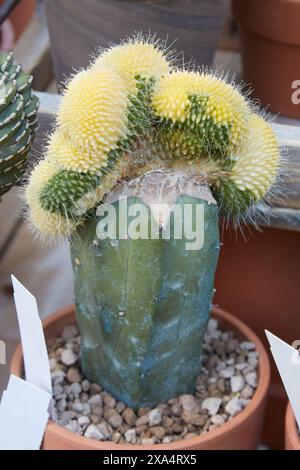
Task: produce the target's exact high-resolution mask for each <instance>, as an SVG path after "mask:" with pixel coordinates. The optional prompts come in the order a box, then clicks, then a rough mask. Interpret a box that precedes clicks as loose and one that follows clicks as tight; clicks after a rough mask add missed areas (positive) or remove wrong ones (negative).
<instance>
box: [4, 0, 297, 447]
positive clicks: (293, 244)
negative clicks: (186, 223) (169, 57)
mask: <svg viewBox="0 0 300 470" xmlns="http://www.w3.org/2000/svg"><path fill="white" fill-rule="evenodd" d="M0 22H1V26H0V49H1V50H2V51H9V50H13V51H14V54H15V58H16V61H17V62H18V63H21V64H22V65H23V68H24V70H25V71H26V72H28V73H30V74H32V75H33V77H34V80H33V87H34V89H35V90H36V91H40V92H43V93H49V95H47V94H44V95H43V100H42V106H41V110H40V132H39V133H38V136H37V139H36V141H35V144H34V148H33V150H32V155H31V160H32V162H33V161H34V160H35V159H37V158H39V157H40V156H41V154H42V148H43V142H44V140H45V135H46V134H47V133H48V132H49V131H50V129H51V125H52V123H53V116H51V112H50V111H49V112H48V108H47V107H48V104H47V103H49V108H51V103H52V98H51V97H53V99H54V95H55V94H56V93H57V92H59V90H60V84H61V83H62V82H63V81H64V79H65V78H66V77H68V75H69V74H70V73H72V72H73V70H74V68H75V69H78V68H79V67H81V66H86V65H87V64H88V62H89V58H90V56H91V55H92V54H93V53H95V51H96V47H97V46H101V47H102V46H107V44H108V43H110V42H117V41H119V39H121V38H123V37H124V36H126V35H129V34H133V33H134V32H136V31H144V32H145V33H151V34H153V33H156V34H157V37H159V38H161V39H167V41H168V43H169V44H170V45H172V47H174V48H178V50H183V51H184V57H185V61H186V62H190V61H192V60H194V61H195V63H196V64H197V65H198V66H200V65H205V66H208V67H213V68H215V69H216V70H218V71H220V73H221V72H224V73H228V74H229V77H231V78H234V79H235V80H236V81H237V82H245V83H246V84H248V85H250V87H251V90H252V97H253V98H254V99H259V100H260V102H261V107H262V108H264V109H267V111H268V112H270V113H271V115H272V118H273V119H274V120H275V121H276V122H280V123H282V124H285V125H287V126H293V127H291V129H293V128H294V127H295V126H296V127H298V126H300V28H299V24H300V1H290V0H261V1H258V0H234V1H232V2H231V1H230V0H20V1H12V0H8V1H7V0H0ZM291 132H292V131H291ZM299 147H300V144H299V146H296V147H295V148H292V147H291V149H289V152H290V153H289V158H290V162H291V164H292V165H293V168H294V169H296V170H295V172H294V173H293V175H296V176H295V178H291V179H290V181H289V187H290V189H289V192H288V197H287V199H286V200H285V201H283V202H282V207H283V209H284V210H285V211H288V212H285V214H287V215H286V216H285V218H284V221H283V222H282V221H279V222H278V220H274V221H271V222H270V224H269V225H270V226H269V227H267V228H264V229H263V230H262V231H255V230H254V229H253V228H249V229H248V228H247V227H246V228H245V229H244V233H243V234H241V233H237V234H236V233H234V232H233V231H231V230H226V231H224V232H223V234H222V243H223V249H222V251H221V258H220V262H219V266H218V272H217V279H216V289H217V290H216V296H215V299H214V302H215V303H216V304H218V305H220V306H221V307H223V308H224V309H227V310H229V311H230V312H231V313H234V314H236V315H237V316H239V317H240V318H242V319H243V320H244V321H245V322H246V323H247V324H248V325H249V326H250V327H252V328H253V329H254V330H255V331H256V333H258V334H259V336H260V337H261V338H262V339H263V341H264V343H265V344H266V341H265V338H264V329H265V328H268V329H269V330H271V331H272V332H273V333H275V334H277V335H279V336H280V337H281V338H283V339H284V340H286V341H288V342H292V341H293V340H294V339H296V338H295V336H296V337H297V338H299V335H300V322H299V318H300V294H299V279H300V250H299V246H300V216H299V213H300V184H299V180H300V178H299V176H300V152H299ZM19 192H20V190H19V189H18V188H17V189H14V190H12V191H10V192H9V193H8V194H6V195H5V196H4V197H3V199H2V201H1V203H0V339H1V340H4V341H5V342H6V344H7V365H6V366H0V391H1V388H2V387H3V386H5V385H6V380H7V377H8V371H9V367H8V364H9V360H10V356H11V353H12V351H13V349H14V348H15V346H16V343H17V342H18V341H19V333H18V328H17V322H16V314H15V309H14V304H13V297H12V289H11V282H10V274H11V273H13V274H14V275H15V276H16V277H18V278H19V279H20V281H21V282H23V283H24V285H25V286H26V287H27V288H28V289H29V290H31V292H32V293H33V294H34V295H35V296H36V298H37V300H38V306H39V310H40V313H41V316H42V317H43V318H44V317H45V316H47V315H49V314H51V313H53V312H54V311H55V310H56V309H58V308H59V307H62V306H64V305H66V304H68V303H70V302H72V299H73V287H72V285H73V280H72V274H71V266H70V259H69V252H68V245H67V243H66V242H62V243H61V244H59V245H55V246H54V245H43V244H41V242H40V241H39V240H38V239H35V238H34V237H33V236H32V234H31V233H30V231H29V229H28V227H27V225H26V222H25V220H24V217H23V212H24V211H23V208H22V201H21V198H20V197H19ZM291 211H292V212H291ZM285 406H286V397H285V392H284V390H283V388H282V385H281V382H280V379H279V377H278V374H277V372H276V371H275V368H274V369H273V381H272V388H271V391H270V398H269V403H268V412H267V417H266V420H265V430H264V442H265V443H267V444H268V445H270V446H271V447H273V448H280V447H283V433H284V429H283V416H284V410H285Z"/></svg>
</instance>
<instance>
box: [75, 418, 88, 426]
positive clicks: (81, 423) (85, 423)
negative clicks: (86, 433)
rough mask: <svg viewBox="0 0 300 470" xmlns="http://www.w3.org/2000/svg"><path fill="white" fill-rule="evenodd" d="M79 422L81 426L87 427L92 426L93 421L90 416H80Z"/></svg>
mask: <svg viewBox="0 0 300 470" xmlns="http://www.w3.org/2000/svg"><path fill="white" fill-rule="evenodd" d="M77 422H78V424H79V426H86V425H87V424H90V422H91V420H90V418H89V417H88V416H79V418H78V419H77Z"/></svg>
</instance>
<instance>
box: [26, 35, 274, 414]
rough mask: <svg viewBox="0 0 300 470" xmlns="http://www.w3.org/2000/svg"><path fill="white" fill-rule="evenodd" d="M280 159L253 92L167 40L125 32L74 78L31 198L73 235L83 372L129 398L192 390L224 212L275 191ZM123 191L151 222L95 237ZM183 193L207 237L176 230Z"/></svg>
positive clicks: (244, 210)
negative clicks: (176, 53) (196, 238)
mask: <svg viewBox="0 0 300 470" xmlns="http://www.w3.org/2000/svg"><path fill="white" fill-rule="evenodd" d="M279 171H280V150H279V148H278V145H277V142H276V139H275V136H274V133H273V131H272V129H271V127H270V126H269V124H268V123H267V122H266V121H265V119H264V118H263V117H262V116H259V115H258V114H256V112H255V107H254V106H252V104H251V102H249V100H248V99H247V97H244V96H243V95H242V94H241V92H240V90H239V89H238V88H237V87H236V86H235V85H234V84H233V83H227V82H226V81H225V80H224V79H223V78H222V77H217V76H214V75H213V74H211V73H208V72H206V71H199V72H198V71H186V70H181V69H178V68H176V64H174V63H173V61H172V58H171V57H170V56H169V55H168V54H167V53H166V51H165V50H164V48H163V47H162V46H161V45H160V44H159V43H158V42H154V41H150V40H145V39H143V38H141V37H138V38H137V39H136V40H134V39H130V40H128V41H127V42H124V43H123V44H121V45H119V46H115V47H111V48H110V49H108V50H107V51H101V53H100V55H99V57H98V58H97V59H96V60H94V62H93V63H92V64H91V66H90V67H89V68H88V69H87V70H85V71H81V72H80V73H79V74H78V75H75V77H73V78H71V80H70V81H69V82H68V83H67V85H66V89H65V94H64V96H63V100H62V105H61V108H60V111H59V113H58V118H57V127H56V129H55V130H54V133H53V135H52V136H50V139H49V143H48V145H47V148H46V152H45V159H44V160H43V161H41V162H40V163H39V164H38V166H37V167H36V168H35V169H34V170H33V173H32V175H31V177H30V179H29V184H28V187H27V189H26V199H27V202H28V205H29V217H30V219H31V222H32V224H33V225H34V227H35V229H36V230H37V231H38V232H39V233H41V234H42V235H44V236H48V237H49V236H51V237H54V238H56V237H57V236H58V235H63V236H66V235H67V236H69V237H70V241H71V254H72V260H73V268H74V277H75V294H76V304H77V319H78V324H79V328H80V332H81V365H82V368H83V371H84V372H85V374H86V375H87V377H89V378H90V379H91V380H95V381H97V382H99V383H100V384H101V385H103V386H104V387H105V388H106V389H107V390H109V391H110V392H112V393H113V394H114V395H115V396H116V397H117V398H118V399H120V400H122V401H124V402H125V403H126V404H127V405H129V406H132V407H138V406H153V405H155V404H157V403H159V402H161V401H163V400H167V399H169V398H171V397H173V396H176V395H178V394H180V393H193V391H194V387H195V381H196V377H197V374H198V373H199V370H200V364H201V363H200V361H199V358H200V356H201V350H202V340H203V334H204V332H205V327H206V324H207V321H208V317H209V310H210V305H211V301H212V295H213V282H214V273H215V269H216V264H217V260H218V252H219V231H218V219H219V214H220V215H221V216H222V217H224V216H225V217H229V218H231V219H232V220H235V221H237V222H238V220H239V218H241V217H242V218H243V217H247V215H248V214H251V217H252V215H253V212H254V211H255V208H256V205H257V203H259V202H260V201H263V200H269V199H270V198H272V197H273V195H274V194H276V192H277V191H278V187H279V186H278V182H279V178H278V175H279ZM124 197H126V198H127V203H128V211H129V212H130V211H131V210H132V211H134V210H136V204H137V203H140V204H141V205H142V206H143V207H144V208H145V210H146V212H145V213H144V223H145V226H146V227H147V229H146V232H143V235H142V234H141V233H140V237H137V239H136V238H132V237H131V236H130V234H129V228H130V221H126V222H124V220H123V222H122V220H121V221H118V217H117V219H116V222H115V226H116V229H118V230H117V232H119V233H117V234H115V236H114V237H113V239H105V240H102V239H99V237H98V235H97V234H98V231H97V230H98V228H99V225H98V223H100V226H101V224H104V225H105V221H106V219H105V216H104V215H103V214H102V215H100V217H99V215H97V211H98V209H105V207H106V204H108V203H110V204H111V205H112V207H114V208H115V212H116V214H117V216H119V215H120V214H122V207H123V206H122V204H123V202H122V201H123V199H124ZM153 203H154V207H155V204H156V207H157V205H158V206H159V207H163V206H161V204H162V203H165V204H166V207H167V209H166V213H167V215H166V214H165V213H163V212H160V211H158V212H157V209H153V207H152V206H153ZM174 204H176V207H179V208H185V207H187V206H188V205H189V206H190V207H192V208H193V209H194V210H195V212H192V213H191V214H192V215H191V218H190V226H191V227H196V228H198V229H199V228H201V229H203V232H204V239H203V244H202V248H201V249H200V248H199V247H198V248H197V249H196V250H191V251H190V250H187V249H186V243H187V242H188V237H187V235H186V233H185V231H184V232H183V237H181V238H180V237H179V238H180V239H179V238H178V237H177V236H176V235H175V234H174V231H173V229H174V228H175V225H176V224H179V227H181V228H183V226H184V221H183V220H181V219H180V217H179V218H178V214H177V216H176V214H175V212H174V214H173V213H172V208H174V207H175V206H174ZM198 210H199V211H200V212H201V211H203V215H204V219H201V220H200V221H199V220H198V219H197V214H198ZM200 212H199V213H200ZM145 214H146V215H145ZM176 217H177V218H176ZM153 220H154V221H155V224H156V225H155V224H154V225H155V227H156V229H155V236H154V237H152V236H150V233H149V230H150V229H149V227H150V226H151V227H152V225H151V224H152V222H153ZM135 223H137V222H135ZM196 224H197V225H196ZM168 229H170V239H166V238H164V236H163V234H165V233H166V231H167V230H168ZM124 230H125V236H120V231H121V232H122V233H123V235H124ZM127 232H128V233H127ZM151 235H153V234H152V232H151Z"/></svg>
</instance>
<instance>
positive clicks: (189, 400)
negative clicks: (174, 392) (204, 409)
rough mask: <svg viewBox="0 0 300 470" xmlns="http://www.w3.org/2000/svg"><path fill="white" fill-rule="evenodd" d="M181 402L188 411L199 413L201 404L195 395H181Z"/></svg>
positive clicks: (184, 409)
mask: <svg viewBox="0 0 300 470" xmlns="http://www.w3.org/2000/svg"><path fill="white" fill-rule="evenodd" d="M179 403H180V405H181V406H182V409H183V411H185V412H186V413H189V414H198V413H199V411H200V406H199V404H198V402H197V400H196V399H195V397H194V396H193V395H181V396H180V397H179Z"/></svg>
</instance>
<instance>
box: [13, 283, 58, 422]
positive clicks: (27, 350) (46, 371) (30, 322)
mask: <svg viewBox="0 0 300 470" xmlns="http://www.w3.org/2000/svg"><path fill="white" fill-rule="evenodd" d="M11 279H12V284H13V288H14V298H15V304H16V310H17V316H18V322H19V329H20V335H21V341H22V348H23V356H24V366H25V377H26V380H27V382H29V383H30V384H32V385H34V386H35V387H37V388H40V389H41V390H44V391H45V392H48V393H49V394H50V396H51V397H52V385H51V374H50V366H49V358H48V352H47V347H46V341H45V336H44V332H43V326H42V322H41V320H40V317H39V312H38V308H37V303H36V298H35V297H34V296H33V295H32V294H31V293H30V292H29V291H28V290H27V289H26V288H25V287H24V286H23V284H22V283H21V282H20V281H18V279H16V278H15V277H14V276H11ZM49 414H50V417H51V418H52V419H54V410H53V403H52V399H51V402H50V405H49Z"/></svg>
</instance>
